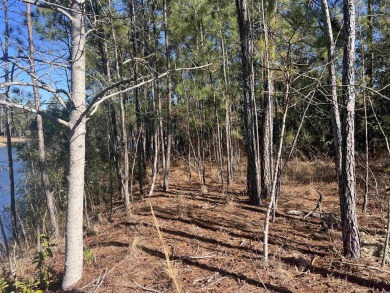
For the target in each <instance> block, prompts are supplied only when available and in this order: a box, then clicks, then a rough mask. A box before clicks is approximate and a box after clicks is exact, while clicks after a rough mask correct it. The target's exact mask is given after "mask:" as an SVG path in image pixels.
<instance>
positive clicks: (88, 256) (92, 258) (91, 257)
mask: <svg viewBox="0 0 390 293" xmlns="http://www.w3.org/2000/svg"><path fill="white" fill-rule="evenodd" d="M84 261H85V263H86V264H87V265H90V264H91V263H93V262H96V255H95V253H94V252H93V250H92V249H91V248H88V247H87V248H86V249H84Z"/></svg>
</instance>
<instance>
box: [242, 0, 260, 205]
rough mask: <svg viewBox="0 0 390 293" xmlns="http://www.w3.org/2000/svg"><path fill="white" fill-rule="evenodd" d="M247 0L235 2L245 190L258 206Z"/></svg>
mask: <svg viewBox="0 0 390 293" xmlns="http://www.w3.org/2000/svg"><path fill="white" fill-rule="evenodd" d="M247 6H248V5H247V0H236V7H237V17H238V26H239V30H240V42H241V62H242V76H243V87H244V126H245V142H246V151H247V158H248V163H247V189H248V195H249V198H250V200H251V202H252V204H255V205H259V204H260V202H261V199H260V189H261V188H260V186H261V185H260V161H259V153H258V145H259V140H258V128H257V111H256V101H255V96H254V76H253V65H252V57H251V50H252V40H251V38H250V35H249V29H250V23H249V13H248V7H247Z"/></svg>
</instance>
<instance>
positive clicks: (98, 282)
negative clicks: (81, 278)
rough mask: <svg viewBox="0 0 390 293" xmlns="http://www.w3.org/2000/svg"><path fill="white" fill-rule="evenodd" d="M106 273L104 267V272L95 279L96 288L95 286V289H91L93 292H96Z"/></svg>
mask: <svg viewBox="0 0 390 293" xmlns="http://www.w3.org/2000/svg"><path fill="white" fill-rule="evenodd" d="M106 274H107V268H105V269H104V272H103V273H102V274H100V276H99V278H98V279H97V283H96V288H95V290H93V293H96V292H97V290H98V289H99V287H100V285H101V284H103V280H104V277H105V276H106Z"/></svg>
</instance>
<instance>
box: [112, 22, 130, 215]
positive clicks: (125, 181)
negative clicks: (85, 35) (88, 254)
mask: <svg viewBox="0 0 390 293" xmlns="http://www.w3.org/2000/svg"><path fill="white" fill-rule="evenodd" d="M111 31H112V37H113V41H114V53H115V69H116V74H117V79H118V81H120V80H121V79H122V73H121V72H122V68H121V66H120V65H119V61H120V60H119V56H118V46H117V41H116V33H115V29H114V25H113V23H112V19H111ZM119 100H120V113H121V130H122V148H123V174H121V187H122V188H121V191H122V197H123V198H124V200H125V208H126V211H127V212H129V211H130V197H129V150H128V144H129V143H128V138H127V129H126V108H125V97H124V96H123V95H120V96H119Z"/></svg>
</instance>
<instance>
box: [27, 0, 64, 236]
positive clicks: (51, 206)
mask: <svg viewBox="0 0 390 293" xmlns="http://www.w3.org/2000/svg"><path fill="white" fill-rule="evenodd" d="M26 15H27V27H28V44H29V51H30V52H29V55H30V58H29V59H30V71H31V73H32V74H33V75H34V76H35V75H36V72H35V62H34V58H35V57H34V53H35V48H34V43H33V28H32V20H31V4H30V3H27V4H26ZM33 84H34V87H33V93H34V99H35V108H36V109H37V110H39V109H40V106H41V99H40V97H39V92H38V87H37V86H36V80H35V79H33ZM37 132H38V149H39V168H40V171H41V181H42V185H43V190H44V192H45V195H46V203H47V209H48V211H49V216H50V223H51V225H52V228H53V229H54V236H56V237H58V236H59V235H60V228H59V226H58V220H57V215H56V209H55V200H54V195H53V191H52V190H51V187H50V180H49V175H48V173H47V166H46V157H45V139H44V136H43V122H42V116H41V115H39V114H38V115H37Z"/></svg>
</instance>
